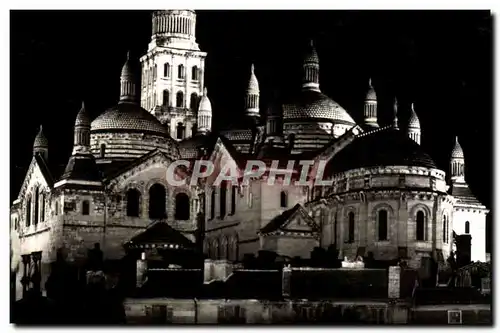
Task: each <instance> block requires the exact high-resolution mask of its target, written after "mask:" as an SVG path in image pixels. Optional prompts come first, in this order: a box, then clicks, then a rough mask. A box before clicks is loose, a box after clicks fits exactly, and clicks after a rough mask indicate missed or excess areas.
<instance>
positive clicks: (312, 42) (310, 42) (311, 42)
mask: <svg viewBox="0 0 500 333" xmlns="http://www.w3.org/2000/svg"><path fill="white" fill-rule="evenodd" d="M309 46H310V47H314V40H313V39H312V38H311V39H309Z"/></svg>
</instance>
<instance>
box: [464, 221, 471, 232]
mask: <svg viewBox="0 0 500 333" xmlns="http://www.w3.org/2000/svg"><path fill="white" fill-rule="evenodd" d="M465 233H466V234H468V233H470V223H469V221H467V222H465Z"/></svg>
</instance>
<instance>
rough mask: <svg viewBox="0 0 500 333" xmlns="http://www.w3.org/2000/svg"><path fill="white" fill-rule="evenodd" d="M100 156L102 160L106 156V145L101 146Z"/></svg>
mask: <svg viewBox="0 0 500 333" xmlns="http://www.w3.org/2000/svg"><path fill="white" fill-rule="evenodd" d="M100 156H101V158H104V157H105V156H106V145H105V144H104V143H103V144H101V152H100Z"/></svg>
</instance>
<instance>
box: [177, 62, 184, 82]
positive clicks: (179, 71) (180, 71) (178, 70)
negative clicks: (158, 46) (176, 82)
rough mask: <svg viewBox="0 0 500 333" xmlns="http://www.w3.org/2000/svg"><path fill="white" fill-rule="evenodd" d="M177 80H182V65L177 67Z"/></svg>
mask: <svg viewBox="0 0 500 333" xmlns="http://www.w3.org/2000/svg"><path fill="white" fill-rule="evenodd" d="M177 78H178V79H183V78H184V65H182V64H181V65H179V66H178V67H177Z"/></svg>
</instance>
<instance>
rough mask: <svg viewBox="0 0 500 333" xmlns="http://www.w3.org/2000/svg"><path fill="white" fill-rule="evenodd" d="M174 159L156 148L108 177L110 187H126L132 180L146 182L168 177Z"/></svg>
mask: <svg viewBox="0 0 500 333" xmlns="http://www.w3.org/2000/svg"><path fill="white" fill-rule="evenodd" d="M173 161H174V160H173V159H171V158H170V157H168V156H167V155H166V154H164V153H163V152H161V151H159V150H155V151H153V152H151V153H149V154H146V155H145V156H143V157H141V158H139V159H138V160H136V161H133V162H131V163H130V164H129V165H127V166H125V167H124V168H122V169H121V170H119V171H118V172H116V173H115V174H114V175H111V176H109V178H108V179H107V182H108V186H109V187H110V188H116V187H120V188H121V187H124V186H126V184H127V183H129V182H130V181H137V182H141V181H142V182H145V181H148V180H150V179H164V180H166V178H167V169H168V167H169V166H170V164H171V163H172V162H173Z"/></svg>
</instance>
